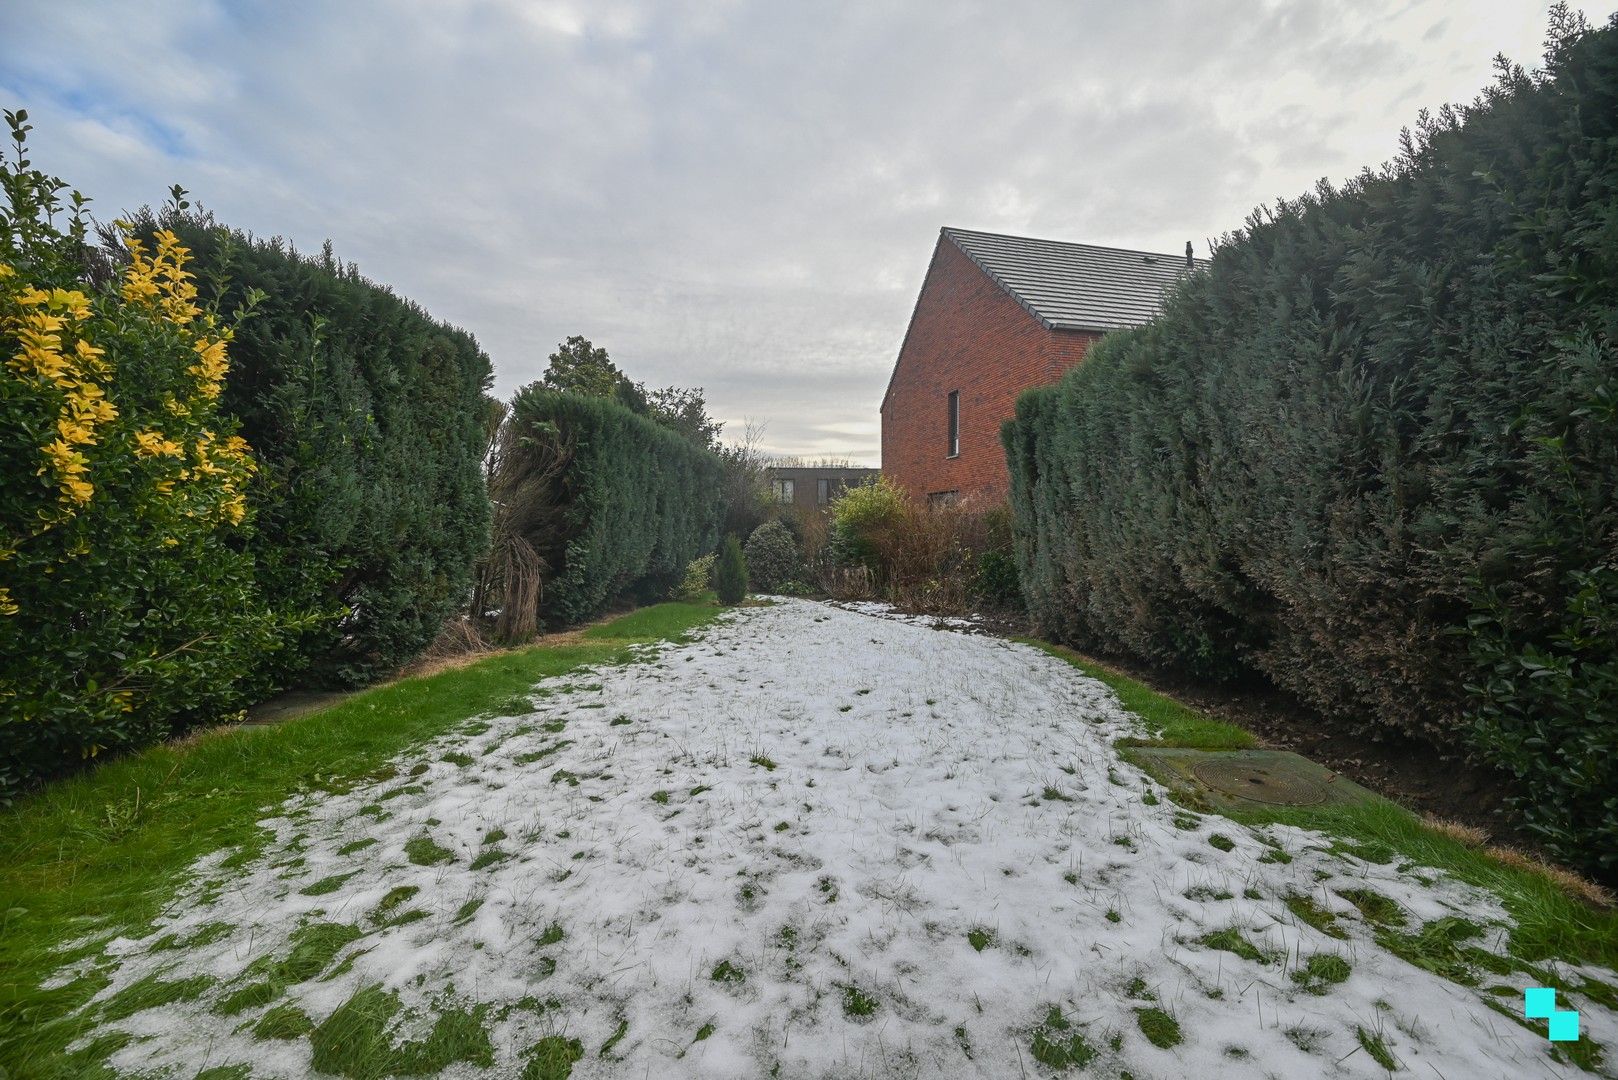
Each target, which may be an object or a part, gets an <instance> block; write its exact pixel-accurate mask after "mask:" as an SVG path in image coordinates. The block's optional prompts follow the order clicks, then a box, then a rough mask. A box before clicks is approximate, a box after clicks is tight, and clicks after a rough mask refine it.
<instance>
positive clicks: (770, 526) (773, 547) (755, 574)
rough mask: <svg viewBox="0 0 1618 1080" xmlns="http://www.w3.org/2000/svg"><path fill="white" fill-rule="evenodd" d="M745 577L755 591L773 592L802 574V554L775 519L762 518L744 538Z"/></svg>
mask: <svg viewBox="0 0 1618 1080" xmlns="http://www.w3.org/2000/svg"><path fill="white" fill-rule="evenodd" d="M743 554H744V555H746V557H747V580H748V583H749V584H751V585H752V587H753V589H754V591H755V592H777V591H779V590H780V589H781V587H782V586H783V585H786V584H787V583H788V582H792V581H796V580H797V579H798V578H799V577H801V576H802V569H803V557H802V555H801V554H800V553H799V551H798V542H797V541H796V540H794V539H793V537H792V532H791V530H789V529H788V528H787V527H786V526H785V525H783V524H781V523H780V522H779V521H766V522H765V523H764V524H762V525H760V526H759V527H758V528H756V529H754V530H753V535H751V536H749V537H748V538H747V547H746V549H745V551H744V552H743Z"/></svg>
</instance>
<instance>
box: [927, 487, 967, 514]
mask: <svg viewBox="0 0 1618 1080" xmlns="http://www.w3.org/2000/svg"><path fill="white" fill-rule="evenodd" d="M960 501H961V493H960V492H959V491H933V492H929V493H928V495H927V508H928V509H929V510H937V509H939V508H941V507H945V506H954V505H955V504H956V503H958V502H960Z"/></svg>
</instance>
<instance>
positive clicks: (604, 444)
mask: <svg viewBox="0 0 1618 1080" xmlns="http://www.w3.org/2000/svg"><path fill="white" fill-rule="evenodd" d="M508 422H509V423H512V424H515V425H518V427H519V428H520V429H522V430H526V431H528V432H531V433H532V436H533V437H532V438H531V439H530V440H529V445H530V446H531V447H532V448H533V450H534V453H535V457H536V460H535V461H534V463H533V465H532V468H533V469H534V471H535V473H536V474H539V473H543V472H545V471H546V470H545V468H544V466H545V464H546V461H545V460H543V459H545V458H548V457H550V456H553V455H557V454H561V455H565V456H566V457H567V459H568V460H567V464H566V467H565V468H562V469H555V470H550V472H551V475H552V479H551V481H550V483H551V485H552V490H551V492H550V493H549V496H548V497H546V498H538V499H534V500H533V502H534V504H535V506H536V507H538V508H539V509H538V510H536V512H535V513H534V515H533V517H532V520H529V521H526V522H523V523H522V524H521V526H520V529H521V531H522V533H523V535H524V536H525V537H526V538H527V539H528V541H529V543H530V544H531V545H532V546H533V548H534V550H535V551H536V552H537V553H538V554H539V556H540V558H541V559H542V560H543V561H544V564H545V567H546V572H545V574H544V582H545V583H544V590H543V592H542V594H541V596H540V611H541V614H542V617H543V618H544V620H545V622H546V623H548V624H550V625H553V626H555V625H567V624H570V623H577V622H582V621H584V620H585V619H588V618H591V617H592V616H594V615H597V614H599V613H600V612H601V611H602V610H603V609H604V608H605V607H606V606H607V604H608V603H609V602H610V601H612V600H614V599H617V598H618V597H621V596H625V595H629V596H632V597H634V598H635V599H637V600H642V601H650V600H657V599H661V598H663V597H664V596H666V595H668V592H669V590H670V589H672V588H673V587H675V586H676V585H677V584H679V582H680V581H681V579H682V577H683V576H684V574H685V570H686V567H687V566H688V565H689V564H690V562H691V560H692V559H694V558H696V557H697V556H699V555H702V554H704V553H706V552H709V551H712V550H713V549H714V546H715V543H716V542H717V540H718V523H719V515H720V511H721V507H720V499H721V465H720V461H719V458H718V457H717V456H716V455H714V454H712V453H710V452H709V451H707V450H703V449H701V448H699V447H698V446H696V445H694V444H693V443H692V442H691V440H689V439H687V438H684V437H682V436H681V435H679V434H677V433H675V432H674V431H671V430H670V429H668V428H666V427H664V426H662V425H661V424H658V423H656V422H655V421H652V420H649V419H647V418H646V417H643V416H639V415H636V414H635V413H633V412H631V411H630V410H629V409H627V408H625V407H624V406H622V405H619V404H618V403H616V402H614V401H610V400H608V399H605V398H596V397H590V396H587V395H584V394H570V393H563V392H559V391H555V390H547V389H545V388H544V387H543V386H540V385H539V384H537V383H536V384H534V385H531V386H528V387H526V388H524V389H522V390H520V391H518V392H517V395H516V397H514V398H513V399H512V402H511V419H510V420H509V421H508Z"/></svg>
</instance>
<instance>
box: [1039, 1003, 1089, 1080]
mask: <svg viewBox="0 0 1618 1080" xmlns="http://www.w3.org/2000/svg"><path fill="white" fill-rule="evenodd" d="M1029 1052H1030V1053H1031V1054H1032V1055H1033V1058H1034V1060H1035V1061H1037V1062H1039V1063H1040V1064H1041V1065H1049V1066H1050V1067H1051V1068H1053V1069H1074V1068H1079V1069H1082V1068H1083V1067H1084V1066H1086V1065H1088V1064H1089V1063H1090V1062H1091V1061H1092V1060H1094V1059H1095V1056H1096V1052H1095V1048H1094V1047H1092V1046H1091V1045H1090V1043H1089V1041H1088V1040H1086V1039H1085V1037H1084V1035H1083V1034H1082V1033H1080V1032H1078V1031H1074V1030H1073V1024H1072V1023H1071V1022H1070V1021H1069V1020H1068V1019H1067V1017H1065V1016H1063V1015H1062V1010H1061V1009H1060V1008H1058V1007H1057V1006H1055V1005H1052V1006H1051V1007H1050V1008H1049V1010H1047V1011H1046V1013H1045V1019H1044V1021H1043V1022H1042V1023H1041V1024H1040V1025H1039V1027H1037V1028H1035V1029H1034V1038H1033V1043H1032V1045H1031V1046H1030V1047H1029Z"/></svg>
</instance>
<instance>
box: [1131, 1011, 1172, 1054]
mask: <svg viewBox="0 0 1618 1080" xmlns="http://www.w3.org/2000/svg"><path fill="white" fill-rule="evenodd" d="M1135 1022H1136V1023H1137V1024H1139V1025H1140V1033H1141V1034H1142V1035H1144V1036H1146V1041H1147V1042H1149V1043H1151V1044H1152V1045H1153V1046H1156V1047H1158V1048H1159V1049H1163V1050H1167V1049H1169V1048H1170V1047H1173V1046H1178V1045H1179V1044H1180V1043H1181V1042H1182V1041H1183V1036H1182V1035H1181V1034H1180V1022H1179V1021H1178V1020H1176V1019H1174V1017H1172V1016H1170V1015H1169V1014H1168V1013H1166V1012H1164V1011H1163V1010H1162V1009H1159V1008H1157V1007H1156V1006H1147V1007H1146V1008H1144V1009H1136V1010H1135Z"/></svg>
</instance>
